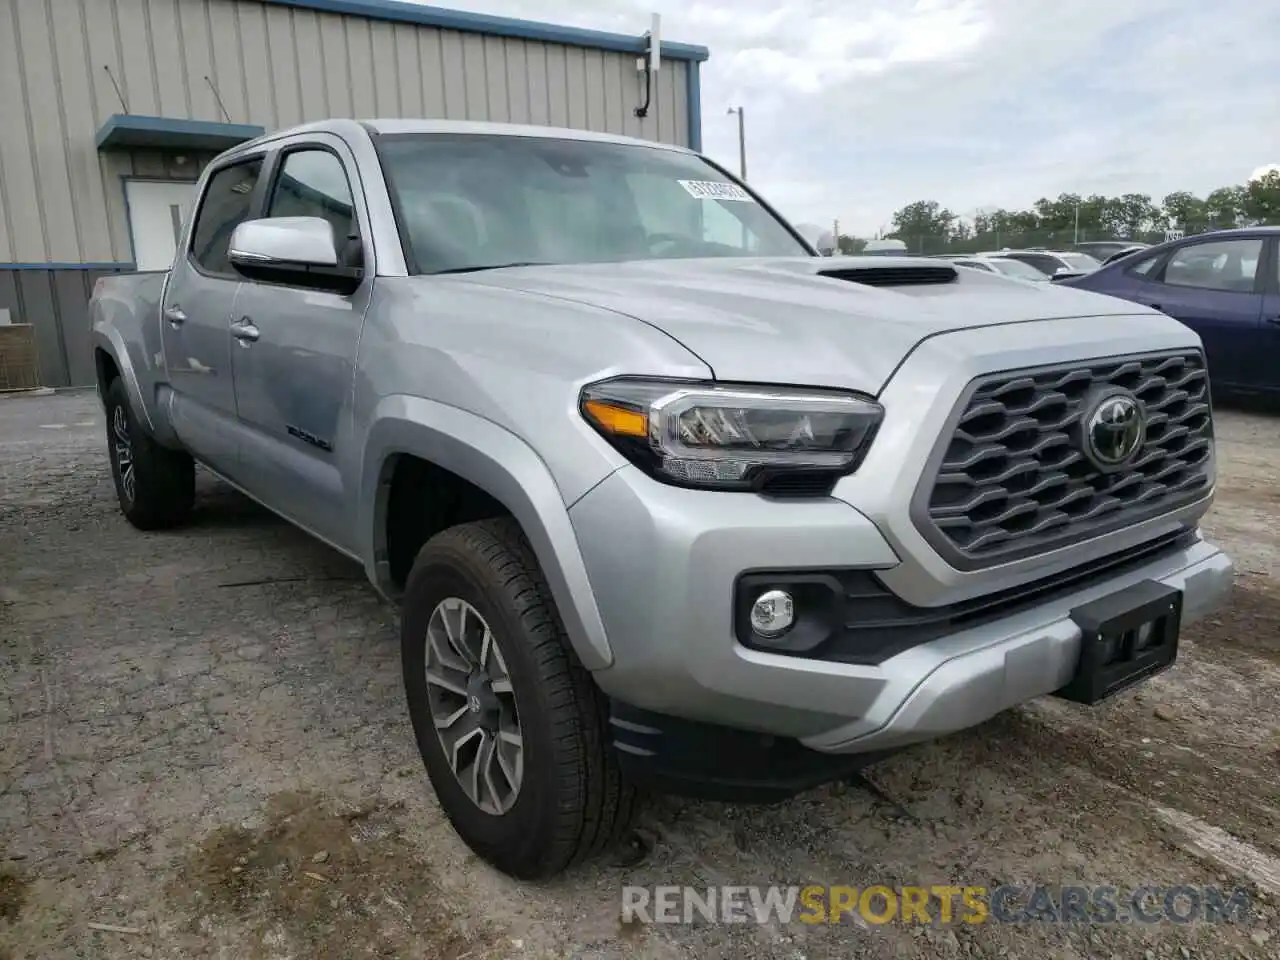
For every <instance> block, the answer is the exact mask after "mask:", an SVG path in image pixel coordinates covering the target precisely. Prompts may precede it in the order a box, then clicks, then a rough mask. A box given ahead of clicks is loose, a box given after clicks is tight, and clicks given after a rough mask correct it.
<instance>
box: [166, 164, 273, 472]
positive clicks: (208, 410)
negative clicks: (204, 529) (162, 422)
mask: <svg viewBox="0 0 1280 960" xmlns="http://www.w3.org/2000/svg"><path fill="white" fill-rule="evenodd" d="M262 164H263V157H262V156H261V155H254V156H249V157H244V158H237V159H235V160H232V161H231V162H229V163H225V164H222V165H221V166H219V167H218V168H217V169H215V170H213V171H212V172H211V173H210V175H209V177H208V179H207V181H206V183H207V186H206V187H205V190H204V193H203V194H202V195H201V198H200V202H199V206H198V207H197V209H196V216H195V220H194V222H193V224H192V227H191V229H190V230H189V231H188V233H189V237H188V239H187V244H186V247H185V249H184V250H182V252H181V254H180V255H179V256H176V257H175V258H174V265H173V269H172V272H171V273H170V276H169V282H168V285H167V286H166V288H165V293H164V300H163V302H162V303H161V305H160V310H161V314H162V320H161V323H160V327H161V340H162V342H163V344H164V359H165V364H166V367H167V369H168V377H169V384H170V386H171V387H172V389H173V392H174V402H173V406H172V408H171V409H172V418H173V427H174V430H175V431H176V432H177V434H178V436H179V437H181V438H182V442H183V443H184V444H185V445H186V446H187V448H188V449H189V450H191V452H192V453H193V454H195V455H196V457H197V458H199V459H200V460H202V461H204V462H205V463H207V464H208V465H209V466H211V467H212V468H213V469H215V470H217V471H218V472H220V473H224V474H226V475H227V476H228V477H231V478H233V479H234V478H235V477H236V476H237V473H238V462H239V458H238V448H237V440H236V426H235V417H236V396H235V386H234V384H233V382H232V370H231V332H230V324H231V317H232V311H233V310H234V307H235V300H236V295H237V294H238V292H239V290H240V277H239V275H238V274H237V273H236V272H235V270H234V269H232V267H231V264H230V262H229V261H228V259H227V245H228V243H229V242H230V240H231V233H232V231H233V230H235V228H236V227H237V226H238V225H239V224H240V223H242V222H243V221H245V220H247V219H249V217H250V216H251V215H252V213H253V210H254V204H255V203H256V202H257V200H258V194H259V186H260V180H261V174H262Z"/></svg>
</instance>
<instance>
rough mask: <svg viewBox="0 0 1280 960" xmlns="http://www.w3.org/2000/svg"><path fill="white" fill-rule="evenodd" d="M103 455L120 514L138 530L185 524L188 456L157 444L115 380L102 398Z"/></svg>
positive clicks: (192, 483)
mask: <svg viewBox="0 0 1280 960" xmlns="http://www.w3.org/2000/svg"><path fill="white" fill-rule="evenodd" d="M104 400H105V406H106V413H107V455H108V458H109V459H110V461H111V477H112V479H113V480H114V481H115V486H116V497H117V499H118V500H119V501H120V511H121V512H122V513H123V514H124V515H125V518H126V519H127V520H128V521H129V522H130V523H131V524H133V525H134V526H135V527H137V528H138V529H139V530H163V529H166V528H168V527H175V526H178V525H179V524H182V523H185V522H186V521H187V520H188V519H189V518H190V516H191V506H192V504H193V503H194V501H195V493H196V473H195V463H194V461H193V460H192V459H191V456H190V455H189V454H187V453H184V452H183V451H180V450H170V449H169V448H168V447H162V446H161V445H160V444H158V443H157V442H156V441H155V440H154V439H153V438H152V437H151V436H150V435H149V434H148V433H147V432H146V430H145V429H144V428H143V426H142V424H140V423H139V422H138V420H137V418H136V417H135V416H134V414H133V408H132V407H131V406H130V405H129V395H128V393H127V392H126V390H125V385H124V381H123V380H122V379H121V378H120V377H116V378H115V379H114V380H112V381H111V385H110V386H108V387H107V392H106V394H105V396H104Z"/></svg>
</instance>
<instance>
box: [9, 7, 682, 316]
mask: <svg viewBox="0 0 1280 960" xmlns="http://www.w3.org/2000/svg"><path fill="white" fill-rule="evenodd" d="M687 70H688V68H687V64H685V63H683V62H668V63H667V64H666V65H665V66H664V69H663V70H661V71H660V72H659V74H658V77H659V84H658V87H657V88H656V91H655V95H654V100H653V105H652V107H651V111H650V114H649V116H648V117H647V118H646V119H645V120H643V121H641V120H639V119H637V118H636V117H635V115H634V113H633V108H634V107H635V106H636V105H638V104H639V103H640V102H641V100H642V99H643V97H642V93H643V90H642V77H641V75H640V74H638V73H637V71H636V57H635V55H634V54H629V53H621V52H612V51H603V50H594V49H586V48H583V47H574V46H567V45H564V44H558V43H546V42H542V41H535V40H524V39H515V38H508V37H495V36H484V35H480V34H476V33H460V32H457V31H454V30H442V29H437V28H435V27H427V26H419V25H415V24H408V23H388V22H382V21H376V20H369V19H364V18H360V17H351V16H342V15H339V14H333V13H320V12H316V11H311V10H303V9H296V8H291V7H287V6H280V5H276V4H265V3H260V2H253V0H0V131H3V135H2V136H0V269H3V268H4V265H6V264H15V263H16V264H38V263H54V264H70V263H108V262H115V263H119V262H127V261H131V260H132V259H133V253H132V248H131V244H130V241H129V230H128V222H127V218H126V215H125V207H124V187H123V184H122V183H121V179H120V178H121V177H122V176H125V175H130V174H132V175H140V174H141V175H147V176H157V177H171V178H174V179H182V180H185V179H194V175H195V173H196V172H198V169H199V165H200V163H202V162H203V160H204V158H190V157H189V158H187V161H188V162H187V163H186V164H177V163H176V162H175V161H174V159H173V158H162V157H161V158H157V157H150V158H145V157H138V156H130V155H127V154H118V153H117V154H112V153H103V154H99V152H98V150H97V148H96V145H95V142H94V135H95V133H96V131H97V130H98V128H99V127H100V126H101V125H102V123H104V122H105V121H106V120H107V118H108V117H110V116H111V115H112V114H116V113H132V114H144V115H151V116H165V117H175V118H189V119H198V120H225V119H228V116H224V115H223V112H222V110H223V108H225V110H226V113H227V115H229V119H230V120H231V121H232V122H236V123H252V124H259V125H261V126H263V127H265V128H267V129H268V130H272V129H277V128H280V127H284V126H290V125H292V124H295V123H301V122H304V121H308V120H316V119H323V118H326V117H330V116H366V117H368V116H408V117H445V118H450V119H487V120H509V121H513V122H518V123H524V122H529V123H538V124H554V125H562V126H572V127H585V128H588V129H593V130H602V131H607V132H613V133H623V134H629V135H632V136H642V137H647V138H650V139H657V140H662V141H666V142H671V143H685V142H687V139H688V131H689V118H688V101H687V99H686V94H687V89H686V82H687V78H688V73H687ZM113 78H114V83H113ZM116 84H119V87H120V95H122V96H123V98H124V101H125V104H126V105H127V106H126V105H122V104H121V102H120V95H117V92H116V88H115V85H116ZM215 89H216V90H217V94H216V95H215V92H214V91H215ZM219 99H220V100H221V107H220V106H219ZM193 159H196V160H198V162H195V163H193V162H192V160H193ZM2 295H3V294H0V296H2ZM7 305H8V304H5V303H4V302H0V306H7Z"/></svg>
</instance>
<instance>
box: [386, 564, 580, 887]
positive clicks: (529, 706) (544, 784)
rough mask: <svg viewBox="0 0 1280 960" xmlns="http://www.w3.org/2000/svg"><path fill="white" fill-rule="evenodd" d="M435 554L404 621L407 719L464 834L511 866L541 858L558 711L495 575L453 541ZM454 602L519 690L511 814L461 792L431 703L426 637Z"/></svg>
mask: <svg viewBox="0 0 1280 960" xmlns="http://www.w3.org/2000/svg"><path fill="white" fill-rule="evenodd" d="M428 550H429V551H431V552H430V554H429V555H424V557H423V560H424V561H425V562H424V563H423V564H422V566H421V567H420V569H418V570H417V571H415V573H414V576H413V577H412V578H411V579H410V582H409V584H408V585H407V589H406V593H405V597H404V610H403V619H402V627H401V632H402V637H401V640H402V654H403V656H402V662H403V667H404V683H405V693H406V697H407V700H408V705H409V714H410V718H411V720H412V723H413V728H414V734H415V736H416V737H417V741H418V748H419V751H420V752H421V754H422V758H423V762H424V764H425V765H426V768H427V773H428V775H429V777H430V779H431V783H432V786H433V787H434V789H435V792H436V796H437V799H438V800H439V801H440V805H441V807H442V808H443V809H444V812H445V814H446V816H448V817H449V820H450V821H451V822H452V824H453V826H454V829H455V830H456V831H457V832H458V833H459V835H460V836H462V838H463V839H464V840H465V841H466V842H467V843H468V844H469V845H470V846H472V847H473V848H474V849H475V850H476V851H477V852H478V853H480V854H481V855H482V856H484V857H485V858H486V859H491V860H495V861H498V862H500V863H502V864H504V865H511V866H510V867H509V869H513V870H519V867H518V866H516V865H518V864H522V863H528V862H529V860H530V859H535V860H536V859H540V857H538V855H537V848H538V847H540V846H542V845H544V844H546V845H549V844H550V843H551V842H552V841H553V839H554V837H553V836H552V834H553V831H554V830H555V823H556V813H557V811H558V808H559V800H560V798H559V797H558V796H557V789H556V786H557V781H556V770H557V769H558V766H559V764H558V763H557V758H556V750H555V748H554V744H553V739H552V720H551V717H552V709H551V705H550V704H549V703H547V702H546V697H545V694H544V691H543V690H542V686H541V684H539V682H538V678H539V670H538V665H537V663H536V662H535V660H534V657H533V652H532V650H531V648H530V645H529V644H528V643H527V642H526V640H525V632H524V627H523V625H522V624H521V620H520V615H519V613H518V611H517V609H516V607H515V605H514V604H513V603H512V601H511V598H510V597H509V596H508V594H507V592H506V591H505V590H504V589H503V588H502V585H501V584H500V583H499V582H498V579H497V577H496V576H494V574H493V572H492V571H491V570H490V569H489V568H488V567H487V566H486V565H485V564H484V563H483V561H481V560H480V559H479V558H475V557H473V556H472V555H471V554H470V552H468V551H464V550H460V549H457V548H455V547H454V546H453V545H452V544H450V545H448V546H445V545H440V546H438V547H428ZM448 597H458V598H460V599H462V600H465V601H466V602H467V603H469V604H471V605H472V606H473V607H474V608H475V609H476V610H477V611H478V612H479V613H480V615H481V616H482V617H484V619H485V621H486V622H487V623H488V624H489V628H490V630H491V631H493V633H494V635H495V638H496V641H497V643H498V645H499V646H500V647H501V650H502V656H503V659H504V660H505V662H506V666H507V672H508V675H509V676H510V678H511V684H512V688H513V690H514V691H515V700H516V709H517V711H518V714H519V719H520V728H521V735H522V737H523V740H524V776H523V780H522V782H521V786H520V793H519V794H518V795H517V797H516V801H515V803H514V804H513V805H512V807H511V809H510V810H508V811H507V812H506V813H505V814H502V815H494V814H489V813H485V812H484V811H482V810H480V808H479V807H477V806H476V805H475V804H474V803H473V802H472V800H471V799H470V798H469V797H468V796H467V795H466V793H465V792H464V791H463V789H462V785H461V784H460V783H459V782H458V779H457V777H456V776H455V775H454V773H453V769H452V768H451V767H450V765H449V760H448V758H447V757H446V755H445V752H444V747H443V746H442V744H441V742H440V738H439V736H438V735H437V734H436V731H435V726H434V723H433V721H432V718H431V711H430V707H429V703H428V698H427V682H426V643H427V640H426V632H427V623H428V622H429V620H430V618H431V614H432V611H434V609H435V607H436V605H437V604H438V603H439V602H440V601H441V600H444V599H446V598H448Z"/></svg>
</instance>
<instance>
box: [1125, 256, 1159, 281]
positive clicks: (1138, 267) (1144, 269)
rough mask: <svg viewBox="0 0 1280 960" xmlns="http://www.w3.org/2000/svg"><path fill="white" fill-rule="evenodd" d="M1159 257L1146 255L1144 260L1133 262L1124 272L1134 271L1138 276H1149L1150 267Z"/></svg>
mask: <svg viewBox="0 0 1280 960" xmlns="http://www.w3.org/2000/svg"><path fill="white" fill-rule="evenodd" d="M1159 259H1160V258H1159V257H1147V258H1146V259H1145V260H1140V261H1138V262H1137V263H1135V264H1134V265H1133V266H1132V267H1130V268H1129V269H1128V270H1127V271H1126V272H1127V273H1136V274H1137V275H1138V276H1140V277H1147V276H1150V275H1151V268H1152V267H1154V266H1155V265H1156V261H1157V260H1159Z"/></svg>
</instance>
